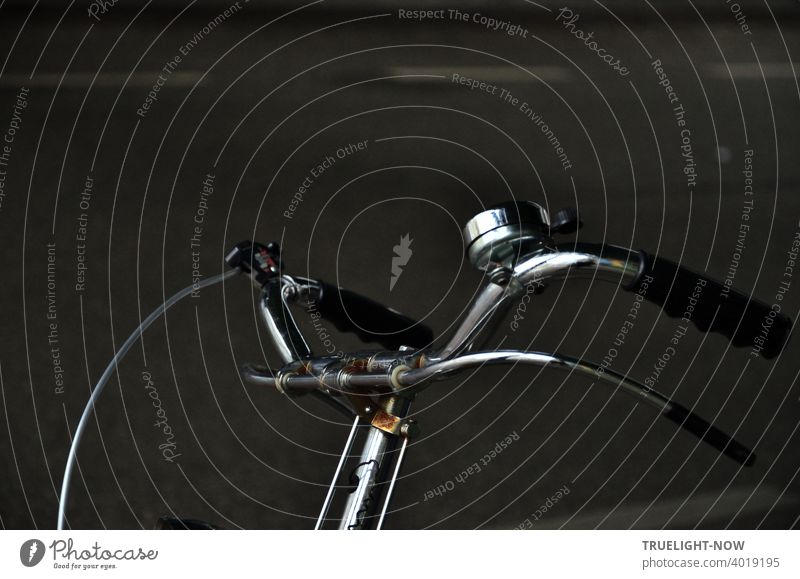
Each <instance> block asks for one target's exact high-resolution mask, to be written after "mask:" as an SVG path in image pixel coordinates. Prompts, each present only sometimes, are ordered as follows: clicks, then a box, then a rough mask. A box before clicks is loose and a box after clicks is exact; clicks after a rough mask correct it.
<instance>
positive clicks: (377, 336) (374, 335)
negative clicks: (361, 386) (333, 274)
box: [315, 281, 433, 350]
mask: <svg viewBox="0 0 800 579" xmlns="http://www.w3.org/2000/svg"><path fill="white" fill-rule="evenodd" d="M318 283H319V285H320V288H321V295H320V297H319V299H318V300H317V302H316V304H315V307H316V308H317V310H318V311H319V313H320V315H321V316H322V317H323V318H325V319H326V320H329V321H330V322H331V323H333V325H334V326H336V328H337V329H338V330H340V331H342V332H353V333H355V334H356V335H357V336H358V337H359V338H361V340H362V341H364V342H369V341H375V342H378V343H379V344H381V345H382V346H384V347H385V348H388V349H390V350H397V349H398V348H399V347H400V346H411V347H413V348H424V347H425V346H428V345H430V344H431V342H433V331H432V330H431V329H430V328H429V327H428V326H426V325H424V324H421V323H419V322H417V321H415V320H412V319H411V318H409V317H407V316H404V315H403V314H401V313H400V312H396V311H395V310H393V309H391V308H388V307H386V306H384V305H383V304H379V303H378V302H376V301H373V300H371V299H369V298H366V297H364V296H361V295H359V294H357V293H355V292H351V291H349V290H345V289H342V288H339V287H337V286H335V285H331V284H329V283H325V282H324V281H318Z"/></svg>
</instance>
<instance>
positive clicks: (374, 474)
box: [339, 427, 396, 531]
mask: <svg viewBox="0 0 800 579" xmlns="http://www.w3.org/2000/svg"><path fill="white" fill-rule="evenodd" d="M395 441H396V437H394V436H392V435H391V434H387V433H385V432H383V431H382V430H378V429H377V428H375V427H370V429H369V434H368V435H367V440H366V442H365V443H364V450H363V451H362V453H361V460H360V463H359V465H358V466H357V467H356V469H355V471H354V472H353V474H354V475H355V476H356V477H358V484H356V488H355V489H354V490H353V492H352V493H351V494H350V496H349V497H348V498H347V505H346V506H345V509H344V516H343V517H342V520H341V522H340V523H339V530H343V531H344V530H351V531H352V530H358V529H363V528H365V527H366V526H368V524H369V521H368V519H369V517H370V516H371V515H372V513H373V512H374V511H375V507H376V503H377V499H378V497H377V488H376V487H377V485H378V483H379V480H378V478H379V474H380V471H381V467H382V466H383V461H384V458H385V457H386V454H387V452H389V451H391V450H392V449H391V448H390V447H391V446H394V443H395Z"/></svg>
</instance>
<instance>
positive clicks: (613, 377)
mask: <svg viewBox="0 0 800 579" xmlns="http://www.w3.org/2000/svg"><path fill="white" fill-rule="evenodd" d="M493 364H532V365H535V366H552V367H554V368H559V369H561V370H567V371H570V370H571V371H575V372H577V373H579V374H584V375H586V376H588V377H590V378H592V379H593V380H597V381H599V382H604V383H606V384H610V385H613V386H616V387H619V388H621V389H622V390H623V391H624V392H627V393H628V394H632V395H634V396H635V397H637V398H639V399H641V400H643V401H644V402H646V403H647V404H649V405H651V406H653V407H655V408H657V409H658V410H659V411H661V412H662V413H664V412H669V411H670V410H672V405H673V404H672V401H670V399H669V398H667V397H666V396H664V395H662V394H660V393H659V392H656V391H655V390H653V389H651V388H648V387H647V386H644V385H643V384H639V383H638V382H636V381H634V380H631V379H630V378H626V377H625V376H622V375H621V374H618V373H616V372H614V371H612V370H610V369H608V368H603V367H601V366H598V365H596V364H592V363H589V362H584V361H582V360H575V359H573V358H567V357H566V356H560V355H557V354H545V353H542V352H521V351H518V350H497V351H495V352H475V353H472V354H464V355H463V356H459V357H458V358H455V359H452V360H444V361H441V362H435V363H433V364H431V365H430V366H426V367H425V368H418V369H415V370H409V371H407V372H402V373H400V374H399V375H398V376H397V381H398V382H399V383H400V384H401V385H402V386H406V387H413V386H417V385H420V384H422V383H424V382H427V381H429V380H434V379H439V378H441V377H443V376H445V375H447V374H451V373H453V372H458V371H461V370H466V369H469V368H475V367H478V366H484V365H493Z"/></svg>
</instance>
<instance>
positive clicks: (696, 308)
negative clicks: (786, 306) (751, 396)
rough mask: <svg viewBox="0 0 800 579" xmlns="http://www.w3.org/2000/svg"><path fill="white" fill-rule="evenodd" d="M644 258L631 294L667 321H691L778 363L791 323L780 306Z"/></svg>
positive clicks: (675, 265) (695, 274)
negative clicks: (658, 309) (659, 310)
mask: <svg viewBox="0 0 800 579" xmlns="http://www.w3.org/2000/svg"><path fill="white" fill-rule="evenodd" d="M640 254H641V256H642V260H643V261H642V266H641V267H640V269H639V275H638V276H637V278H636V280H635V281H634V282H633V283H632V284H630V285H629V286H628V287H627V288H626V289H628V290H630V291H634V292H637V293H639V294H640V295H642V297H644V298H645V299H647V300H648V301H650V302H653V303H655V304H658V305H659V306H661V307H662V309H663V310H664V312H665V313H666V314H667V315H668V316H670V317H673V318H683V319H684V320H685V321H687V322H688V320H689V319H690V320H691V321H692V322H693V323H694V325H695V326H697V327H698V328H699V329H700V330H702V331H704V332H718V333H720V334H723V335H724V336H726V337H727V338H729V339H730V340H731V343H732V344H733V345H734V346H738V347H752V348H753V352H755V353H758V354H761V355H762V356H764V357H765V358H774V357H775V356H777V355H778V353H780V351H781V350H782V349H783V347H784V346H785V345H786V342H787V341H788V339H789V333H790V331H791V328H792V321H791V320H790V319H789V317H788V316H786V315H785V314H782V313H780V308H779V307H778V308H777V309H774V306H773V307H770V306H768V305H767V304H765V303H763V302H761V301H758V300H756V299H753V298H750V297H748V296H747V295H745V294H743V293H740V292H738V291H736V290H734V289H733V288H731V287H730V286H727V285H724V284H721V283H719V282H716V281H713V280H710V279H708V278H707V277H705V276H703V275H701V274H699V273H695V272H693V271H691V270H689V269H686V268H684V267H681V266H679V265H677V264H675V263H673V262H671V261H669V260H668V259H663V258H661V257H659V258H653V257H652V256H650V255H647V254H646V253H645V252H643V251H642V252H640ZM717 308H719V311H717Z"/></svg>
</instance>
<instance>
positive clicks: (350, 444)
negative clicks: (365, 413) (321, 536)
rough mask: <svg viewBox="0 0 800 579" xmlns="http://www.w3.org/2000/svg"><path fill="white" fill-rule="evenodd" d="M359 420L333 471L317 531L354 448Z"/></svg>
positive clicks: (355, 422)
mask: <svg viewBox="0 0 800 579" xmlns="http://www.w3.org/2000/svg"><path fill="white" fill-rule="evenodd" d="M358 421H359V418H358V416H356V418H355V420H354V421H353V426H352V427H351V428H350V435H349V436H348V437H347V442H345V444H344V449H343V450H342V455H341V456H340V457H339V464H338V465H336V472H335V473H333V480H331V486H329V487H328V494H327V495H325V502H324V503H322V510H320V512H319V517H318V518H317V524H316V525H315V526H314V530H315V531H319V530H320V529H321V528H322V524H323V523H324V522H325V517H326V515H327V514H328V508H330V506H331V499H333V492H334V490H335V489H336V481H337V480H338V479H339V473H340V472H342V466H343V465H344V461H345V460H347V455H348V454H350V449H351V448H353V440H355V437H356V430H358Z"/></svg>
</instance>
